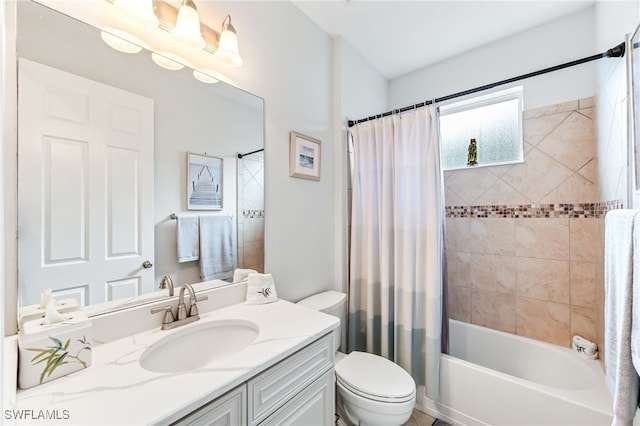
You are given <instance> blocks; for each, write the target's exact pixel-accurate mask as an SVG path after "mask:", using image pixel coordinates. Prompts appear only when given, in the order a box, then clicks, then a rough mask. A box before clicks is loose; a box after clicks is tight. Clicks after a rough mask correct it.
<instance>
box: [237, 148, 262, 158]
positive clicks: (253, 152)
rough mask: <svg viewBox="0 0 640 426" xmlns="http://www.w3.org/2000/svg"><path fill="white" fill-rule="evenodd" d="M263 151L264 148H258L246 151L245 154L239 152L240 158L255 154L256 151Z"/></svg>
mask: <svg viewBox="0 0 640 426" xmlns="http://www.w3.org/2000/svg"><path fill="white" fill-rule="evenodd" d="M262 151H264V148H261V149H256V150H255V151H251V152H246V153H244V154H241V153H238V158H242V157H245V156H247V155H251V154H255V153H256V152H262Z"/></svg>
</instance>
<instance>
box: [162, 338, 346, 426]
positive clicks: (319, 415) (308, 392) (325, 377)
mask: <svg viewBox="0 0 640 426" xmlns="http://www.w3.org/2000/svg"><path fill="white" fill-rule="evenodd" d="M333 358H334V349H333V337H332V335H331V334H328V335H325V336H324V337H321V338H320V339H318V340H316V341H315V342H313V343H311V344H310V345H308V346H306V347H304V348H302V349H300V350H299V351H297V352H295V353H294V354H292V355H291V356H289V357H287V358H285V359H284V360H282V361H280V362H279V363H277V364H275V365H274V366H272V367H270V368H268V369H266V370H265V371H263V372H261V373H258V374H257V375H256V376H254V377H253V378H251V379H249V380H248V381H247V382H246V383H243V384H241V385H239V386H238V387H236V388H234V389H233V390H231V391H229V392H228V393H226V394H225V395H223V396H221V397H220V398H217V399H216V400H214V401H212V402H210V403H209V404H206V405H205V406H203V407H201V408H199V409H197V410H196V411H194V412H192V413H190V414H189V415H187V416H185V417H184V418H182V419H180V420H179V421H178V422H176V423H175V425H180V426H186V425H228V426H238V425H249V426H257V425H281V424H291V425H305V426H307V425H309V426H312V425H318V426H322V425H332V424H333V423H334V413H335V407H334V404H335V386H334V385H335V375H334V371H333Z"/></svg>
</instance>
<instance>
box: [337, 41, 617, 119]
mask: <svg viewBox="0 0 640 426" xmlns="http://www.w3.org/2000/svg"><path fill="white" fill-rule="evenodd" d="M625 46H626V45H625V43H624V42H622V43H620V44H619V45H617V46H615V47H612V48H611V49H609V50H607V51H606V52H603V53H599V54H597V55H593V56H588V57H586V58H582V59H576V60H575V61H571V62H566V63H564V64H560V65H555V66H553V67H549V68H544V69H541V70H538V71H534V72H530V73H528V74H523V75H519V76H517V77H512V78H508V79H506V80H500V81H497V82H495V83H491V84H485V85H484V86H479V87H475V88H473V89H469V90H465V91H463V92H458V93H454V94H452V95H447V96H443V97H441V98H436V99H434V100H432V101H424V102H420V103H417V104H414V105H410V106H406V107H404V108H397V109H394V110H391V111H387V112H383V113H382V114H377V115H373V116H370V117H367V118H361V119H360V120H355V121H353V120H349V127H353V126H355V125H357V124H360V123H364V122H367V121H370V120H375V119H377V118H381V117H386V116H388V115H391V114H397V113H401V112H405V111H410V110H412V109H415V108H421V107H424V106H427V105H430V104H432V103H434V102H436V103H437V102H443V101H448V100H450V99H455V98H459V97H461V96H466V95H470V94H472V93H477V92H482V91H483V90H488V89H492V88H494V87H497V86H501V85H503V84H508V83H513V82H515V81H520V80H524V79H526V78H530V77H536V76H538V75H541V74H546V73H549V72H552V71H558V70H561V69H563V68H569V67H573V66H575V65H580V64H584V63H585V62H591V61H595V60H596V59H602V58H620V57H622V56H624V53H625V49H626V47H625Z"/></svg>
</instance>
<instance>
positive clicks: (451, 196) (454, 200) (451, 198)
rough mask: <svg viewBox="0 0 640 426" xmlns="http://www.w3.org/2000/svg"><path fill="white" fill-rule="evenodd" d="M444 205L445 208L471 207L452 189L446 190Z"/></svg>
mask: <svg viewBox="0 0 640 426" xmlns="http://www.w3.org/2000/svg"><path fill="white" fill-rule="evenodd" d="M444 205H445V206H467V205H469V204H468V203H467V202H466V201H464V200H463V199H462V198H460V197H458V195H456V193H455V192H453V190H452V189H450V188H446V187H445V190H444Z"/></svg>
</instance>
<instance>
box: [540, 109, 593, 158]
mask: <svg viewBox="0 0 640 426" xmlns="http://www.w3.org/2000/svg"><path fill="white" fill-rule="evenodd" d="M536 147H537V148H538V149H540V150H542V151H543V152H544V153H546V154H548V155H549V156H550V157H552V158H554V159H556V160H558V161H560V162H561V163H562V164H564V165H565V166H567V167H569V168H570V169H571V170H573V171H576V170H578V169H580V168H581V167H582V166H584V165H585V164H587V163H588V162H589V161H591V159H593V158H594V157H595V155H596V144H595V137H594V129H593V122H592V120H591V119H590V118H588V117H586V116H584V115H582V114H579V113H577V112H573V113H572V114H571V115H570V116H569V117H567V119H566V120H564V121H563V122H562V124H561V125H560V126H558V127H557V128H555V129H554V130H553V131H552V132H551V133H550V134H549V135H548V136H547V137H546V138H544V140H543V141H542V142H540V143H539V144H538V145H537V146H536Z"/></svg>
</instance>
